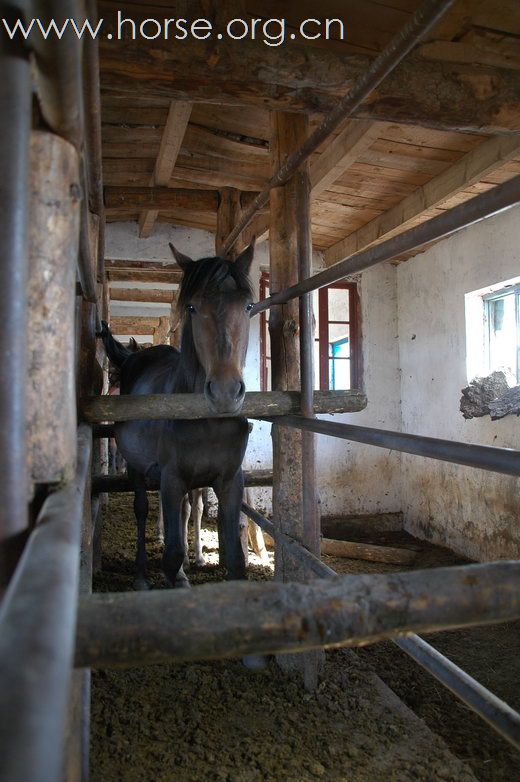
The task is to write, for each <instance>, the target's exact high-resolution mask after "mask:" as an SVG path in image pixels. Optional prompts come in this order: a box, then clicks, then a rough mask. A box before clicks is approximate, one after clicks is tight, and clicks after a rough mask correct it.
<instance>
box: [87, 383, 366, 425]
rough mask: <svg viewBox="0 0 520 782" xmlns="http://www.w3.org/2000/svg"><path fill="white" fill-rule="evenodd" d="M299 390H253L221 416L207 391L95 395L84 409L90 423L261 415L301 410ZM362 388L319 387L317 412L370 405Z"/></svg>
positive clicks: (316, 394)
mask: <svg viewBox="0 0 520 782" xmlns="http://www.w3.org/2000/svg"><path fill="white" fill-rule="evenodd" d="M300 399H301V394H300V392H299V391H270V392H268V393H265V392H263V391H249V392H248V393H247V394H246V395H245V400H244V404H243V405H242V408H241V410H240V412H239V413H234V414H232V415H229V414H222V415H220V416H217V415H215V414H213V413H211V412H210V411H209V408H208V402H207V399H206V397H205V396H204V394H147V395H145V394H143V395H140V396H132V395H125V394H123V395H121V396H108V395H103V396H93V397H89V398H87V399H84V400H83V403H82V413H83V416H84V418H85V420H86V421H88V422H89V423H100V422H102V421H139V420H143V421H151V420H176V419H181V420H187V419H197V418H236V417H237V415H240V416H244V417H245V418H261V417H263V416H273V415H276V416H278V415H287V414H290V413H298V412H299V411H300ZM366 404H367V398H366V396H365V394H364V393H362V392H361V391H315V392H314V410H315V412H316V413H355V412H358V411H359V410H363V409H364V408H365V407H366Z"/></svg>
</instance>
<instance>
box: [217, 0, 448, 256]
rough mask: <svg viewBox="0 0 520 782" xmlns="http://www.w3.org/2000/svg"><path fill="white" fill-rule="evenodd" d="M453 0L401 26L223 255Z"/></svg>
mask: <svg viewBox="0 0 520 782" xmlns="http://www.w3.org/2000/svg"><path fill="white" fill-rule="evenodd" d="M453 2H454V0H426V2H425V3H424V5H423V6H422V7H421V8H419V10H418V11H416V12H415V14H414V15H413V17H412V18H411V19H410V21H409V22H408V24H406V25H405V26H404V27H403V29H402V30H401V31H400V32H399V33H398V34H397V35H396V36H395V37H394V38H393V39H392V40H391V41H390V43H389V44H388V46H387V47H386V49H385V50H384V51H383V52H381V54H380V55H379V56H378V57H377V58H376V59H375V60H374V62H373V63H372V65H371V66H370V67H369V68H368V70H367V71H366V73H365V75H364V76H363V77H362V78H361V79H359V80H358V82H357V83H356V84H355V85H354V87H353V88H352V89H351V90H350V91H349V92H348V93H347V95H345V96H344V97H343V98H342V99H341V100H340V101H339V102H338V104H337V106H336V108H335V109H333V110H332V111H331V112H330V114H329V115H328V116H327V117H326V118H325V119H324V120H323V122H322V123H321V124H320V125H318V127H317V128H316V130H315V131H314V132H313V133H311V135H310V136H309V137H308V139H307V140H306V141H305V143H304V144H302V146H301V147H300V148H299V149H297V150H296V151H295V152H293V154H292V155H289V157H288V158H287V160H286V161H285V163H284V164H283V165H282V166H281V167H280V168H279V169H278V171H277V172H276V173H275V174H274V176H273V177H271V179H270V180H269V182H268V183H267V185H266V186H265V188H264V189H263V190H262V192H261V193H259V194H258V196H257V197H256V198H255V199H254V201H253V202H252V204H251V206H250V207H249V208H248V209H247V210H246V211H245V212H244V214H243V215H242V218H241V219H240V220H239V222H238V223H237V224H236V226H235V227H234V228H233V230H232V231H231V233H230V234H229V236H228V238H227V239H226V242H225V245H224V254H225V253H227V252H229V250H230V249H231V247H232V246H233V244H234V243H235V242H236V240H237V239H238V237H239V236H240V234H241V233H242V231H243V230H244V228H247V226H248V225H249V223H250V222H251V220H252V219H253V217H254V216H255V214H256V212H257V211H258V210H259V209H262V207H264V206H265V205H266V204H267V202H268V200H269V193H270V191H271V190H272V188H273V187H280V186H281V185H284V184H285V183H286V182H287V181H288V180H289V179H290V178H291V177H292V175H293V174H294V173H295V172H296V171H297V169H298V168H299V167H300V166H301V164H302V163H304V162H305V161H306V160H308V159H309V158H310V156H311V155H312V153H313V152H315V151H316V150H317V149H318V147H319V146H320V145H321V144H323V142H324V141H326V140H327V139H328V138H329V137H330V136H331V134H332V133H333V132H334V131H335V130H336V129H337V128H338V127H339V125H340V124H341V123H342V122H343V121H344V120H346V119H347V118H348V117H350V116H351V115H352V114H353V112H354V111H355V110H356V109H357V108H358V106H360V105H361V103H363V101H364V100H366V98H368V96H369V95H370V93H371V92H373V91H374V90H375V89H376V87H377V86H378V85H379V84H380V83H381V82H382V81H383V79H385V78H386V77H387V76H388V74H389V73H391V72H392V71H393V70H394V68H395V67H396V66H397V65H398V64H399V63H400V62H401V60H402V59H403V58H404V57H406V55H407V54H408V53H409V52H410V51H411V50H412V49H413V47H414V46H415V45H416V44H417V43H418V42H419V41H420V40H421V38H422V37H423V36H424V35H426V33H427V32H428V31H429V30H431V29H432V28H433V27H434V26H435V25H436V24H437V22H439V20H440V19H441V18H442V16H443V15H444V14H445V13H446V11H447V10H448V9H449V8H450V7H451V6H452V5H453Z"/></svg>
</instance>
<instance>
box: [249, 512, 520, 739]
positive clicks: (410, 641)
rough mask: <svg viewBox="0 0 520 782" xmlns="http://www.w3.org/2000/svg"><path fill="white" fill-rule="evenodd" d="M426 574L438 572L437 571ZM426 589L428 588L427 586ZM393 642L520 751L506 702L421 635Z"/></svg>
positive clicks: (306, 557) (320, 566) (319, 566)
mask: <svg viewBox="0 0 520 782" xmlns="http://www.w3.org/2000/svg"><path fill="white" fill-rule="evenodd" d="M242 510H243V511H244V513H246V514H247V515H248V516H249V518H251V519H252V520H253V521H254V522H255V523H256V524H258V526H259V527H261V528H262V529H263V530H265V531H266V532H268V533H269V534H270V535H271V537H273V538H274V540H275V542H277V541H278V540H280V542H281V543H282V545H283V546H284V547H285V546H287V540H288V539H287V537H286V536H283V537H282V538H279V536H277V535H276V534H275V529H274V524H273V523H272V522H271V521H269V520H268V519H266V518H264V516H262V515H261V514H260V513H258V512H257V511H255V510H253V509H252V508H250V507H249V506H247V505H242ZM292 544H293V546H292V550H294V549H295V548H299V549H300V552H301V553H300V555H299V558H300V560H303V561H305V564H306V565H307V566H308V567H309V569H310V570H312V572H313V573H314V574H315V575H317V576H319V577H321V578H330V577H331V576H335V577H339V576H338V574H337V573H336V572H335V571H334V570H332V568H330V567H329V566H328V565H326V564H325V563H324V562H321V560H319V559H318V558H317V557H314V556H313V554H311V553H310V552H308V551H307V550H306V549H304V548H303V547H302V546H300V545H299V544H298V543H297V542H296V541H292ZM495 564H499V563H495ZM516 564H517V566H518V567H519V568H520V562H517V563H516ZM470 567H471V566H470ZM455 569H457V568H455ZM437 570H443V571H445V572H449V570H451V568H450V569H444V568H440V569H437ZM415 572H420V571H415ZM424 572H425V573H426V572H430V573H432V572H433V573H435V572H436V571H435V570H433V571H424ZM467 573H468V575H470V573H471V570H467ZM397 575H400V574H397ZM423 587H424V588H425V589H427V585H426V583H425V584H424V585H423ZM519 587H520V584H519ZM426 593H427V592H426ZM413 597H414V598H417V599H418V598H419V594H418V593H414V594H413ZM448 599H450V600H452V599H453V600H456V599H457V598H456V596H455V593H454V594H453V595H450V596H449V598H448ZM484 621H485V620H484ZM484 621H483V622H478V621H477V622H476V623H475V624H481V623H484ZM440 629H446V628H445V627H444V628H440ZM391 640H392V641H393V642H394V643H395V644H397V646H398V647H399V648H400V649H401V650H402V651H403V652H406V654H408V655H410V657H412V658H413V659H414V660H415V661H416V662H417V663H419V665H421V666H422V667H423V668H424V669H425V670H427V671H428V673H430V674H432V676H435V678H436V679H438V680H439V681H440V682H441V683H442V684H443V685H444V686H445V687H447V688H448V689H449V690H451V692H453V693H454V695H456V696H457V697H458V698H460V700H462V701H463V702H464V703H466V704H467V705H468V706H469V707H470V708H471V709H472V710H473V711H474V712H475V713H476V714H478V715H479V716H480V717H481V718H482V719H483V720H485V721H486V722H487V723H488V724H489V725H491V727H492V728H494V730H496V731H497V732H498V733H500V734H501V735H502V736H503V737H504V738H505V739H507V741H509V742H510V743H511V744H513V746H515V747H518V748H520V715H519V714H517V712H515V711H514V710H513V709H512V708H511V707H510V706H508V704H507V703H505V702H504V701H503V700H501V699H500V698H497V696H496V695H494V694H493V693H492V692H490V691H489V690H487V689H486V688H485V687H483V686H482V685H481V684H480V683H479V682H477V681H476V680H475V679H473V678H472V677H471V676H469V675H468V674H467V673H466V672H465V671H463V670H462V669H461V668H459V667H458V666H457V665H455V664H454V663H452V662H451V660H449V659H448V658H447V657H445V656H444V655H443V654H441V653H440V652H439V651H437V649H435V648H434V647H433V646H431V645H430V644H429V643H427V642H426V641H425V640H424V639H423V638H421V637H420V636H418V635H415V634H413V635H409V636H407V637H406V638H392V639H391Z"/></svg>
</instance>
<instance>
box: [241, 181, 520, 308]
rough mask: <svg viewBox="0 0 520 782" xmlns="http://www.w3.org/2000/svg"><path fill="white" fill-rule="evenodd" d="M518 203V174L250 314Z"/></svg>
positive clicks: (277, 295) (288, 290)
mask: <svg viewBox="0 0 520 782" xmlns="http://www.w3.org/2000/svg"><path fill="white" fill-rule="evenodd" d="M518 203H520V176H516V177H514V179H510V180H509V182H504V184H502V185H497V187H494V188H493V189H492V190H488V191H487V192H485V193H481V194H480V195H478V196H476V197H475V198H472V199H470V200H469V201H464V203H463V204H460V205H459V206H455V207H453V208H452V209H447V210H446V211H445V212H443V213H442V214H440V215H438V216H437V217H432V219H431V220H427V221H426V222H424V223H421V224H420V225H416V226H415V227H414V228H409V229H408V230H407V231H404V232H403V233H401V234H398V235H397V236H393V237H392V238H391V239H387V240H386V241H384V242H381V244H377V245H375V246H374V247H369V248H368V249H366V250H362V251H361V252H359V253H355V254H354V255H351V256H350V257H349V258H346V259H345V260H344V261H340V262H339V263H336V264H334V265H333V266H329V268H328V269H324V271H321V272H318V274H314V275H313V276H312V277H308V278H307V279H306V280H303V281H302V282H298V283H296V285H291V286H290V287H289V288H285V290H283V291H280V292H279V293H273V295H272V296H269V297H268V298H266V299H264V300H263V301H259V302H258V303H257V304H255V306H254V307H253V309H252V310H251V316H253V315H257V314H258V313H259V312H262V311H263V310H266V309H269V307H272V306H274V305H275V304H285V303H286V302H287V301H290V300H291V299H294V298H296V297H298V296H302V295H303V294H304V293H309V292H310V291H314V290H317V289H318V288H323V287H324V286H326V285H330V284H331V283H333V282H338V281H339V280H342V279H343V278H344V277H347V276H348V275H350V274H357V273H359V272H362V271H364V270H365V269H369V268H370V267H371V266H375V265H376V264H378V263H382V262H383V261H391V260H392V259H393V258H396V257H398V256H399V255H402V254H403V253H407V252H410V251H412V250H416V249H418V248H419V247H423V246H424V245H426V244H430V242H434V241H437V240H438V239H443V238H444V237H446V236H450V234H453V233H456V232H457V231H460V230H461V229H462V228H467V227H468V226H469V225H473V224H474V223H478V222H480V221H481V220H485V219H486V218H488V217H492V216H493V215H495V214H498V213H499V212H503V211H504V210H506V209H511V208H512V207H514V206H517V204H518Z"/></svg>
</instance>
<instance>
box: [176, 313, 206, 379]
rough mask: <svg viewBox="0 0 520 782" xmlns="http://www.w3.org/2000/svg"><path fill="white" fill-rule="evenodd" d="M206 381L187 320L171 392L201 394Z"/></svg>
mask: <svg viewBox="0 0 520 782" xmlns="http://www.w3.org/2000/svg"><path fill="white" fill-rule="evenodd" d="M205 382H206V373H205V372H204V369H203V367H202V365H201V363H200V361H199V359H198V356H197V352H196V350H195V345H194V342H193V335H192V332H191V324H190V322H189V321H187V322H186V323H185V325H184V328H183V330H182V339H181V354H180V358H179V365H178V367H177V371H176V372H175V378H174V381H173V389H172V393H174V394H186V393H188V394H202V392H203V391H204V384H205Z"/></svg>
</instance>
